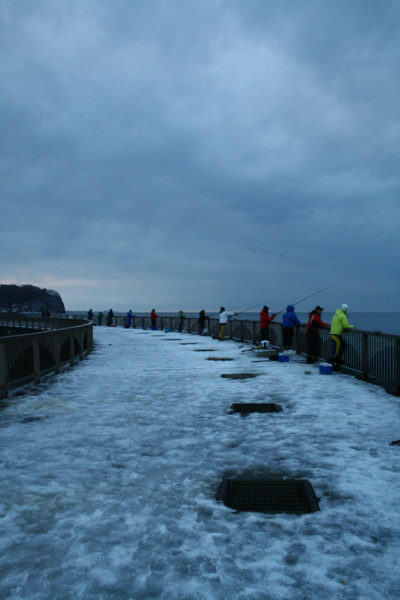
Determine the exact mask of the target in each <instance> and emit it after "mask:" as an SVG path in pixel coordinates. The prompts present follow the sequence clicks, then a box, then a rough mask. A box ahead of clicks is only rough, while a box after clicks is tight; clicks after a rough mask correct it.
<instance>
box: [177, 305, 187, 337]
mask: <svg viewBox="0 0 400 600" xmlns="http://www.w3.org/2000/svg"><path fill="white" fill-rule="evenodd" d="M185 319H186V315H185V313H184V312H183V310H180V311H179V313H178V331H179V333H182V328H183V325H184V323H185Z"/></svg>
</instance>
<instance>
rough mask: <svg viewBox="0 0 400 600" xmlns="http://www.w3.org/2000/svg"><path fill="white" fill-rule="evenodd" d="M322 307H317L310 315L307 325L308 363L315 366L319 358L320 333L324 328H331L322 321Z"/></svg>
mask: <svg viewBox="0 0 400 600" xmlns="http://www.w3.org/2000/svg"><path fill="white" fill-rule="evenodd" d="M323 310H324V309H323V308H322V306H319V305H318V306H316V307H315V308H314V310H312V311H311V312H310V313H309V315H308V321H307V325H306V340H307V363H308V364H313V363H315V362H317V360H318V358H319V335H318V331H319V330H320V329H322V328H327V327H329V324H328V323H325V322H324V321H323V320H322V318H321V317H322V311H323Z"/></svg>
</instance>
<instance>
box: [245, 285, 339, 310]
mask: <svg viewBox="0 0 400 600" xmlns="http://www.w3.org/2000/svg"><path fill="white" fill-rule="evenodd" d="M334 285H335V284H334V283H332V284H331V285H328V286H327V287H325V288H322V289H321V290H318V291H316V292H313V293H312V294H309V295H308V296H305V297H304V298H301V299H300V300H297V302H292V303H291V304H293V306H296V305H297V304H301V303H302V302H304V301H305V300H308V299H309V298H312V297H313V296H316V295H317V294H321V293H322V292H325V291H326V290H329V289H330V288H332V287H333V286H334ZM260 304H261V302H257V304H253V306H248V307H247V308H244V309H242V310H240V311H234V312H235V314H237V315H240V314H241V313H242V312H246V311H248V310H250V309H252V308H255V307H256V306H260ZM284 310H286V308H282V309H281V310H280V311H278V312H276V313H274V314H275V315H279V314H280V313H281V312H283V311H284Z"/></svg>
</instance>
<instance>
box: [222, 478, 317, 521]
mask: <svg viewBox="0 0 400 600" xmlns="http://www.w3.org/2000/svg"><path fill="white" fill-rule="evenodd" d="M216 500H219V501H222V502H223V503H224V504H225V506H228V507H229V508H233V509H235V510H237V511H253V512H265V513H292V514H304V513H311V512H315V511H317V510H319V504H318V498H317V497H316V495H315V492H314V489H313V487H312V485H311V483H310V482H309V481H307V480H305V479H271V480H261V481H260V480H256V481H249V480H245V481H240V480H228V479H223V480H222V482H221V483H220V485H219V487H218V491H217V495H216Z"/></svg>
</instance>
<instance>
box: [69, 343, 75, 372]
mask: <svg viewBox="0 0 400 600" xmlns="http://www.w3.org/2000/svg"><path fill="white" fill-rule="evenodd" d="M74 351H75V347H74V336H73V335H71V337H70V338H69V364H70V365H71V367H73V366H74V364H75V357H74Z"/></svg>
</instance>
